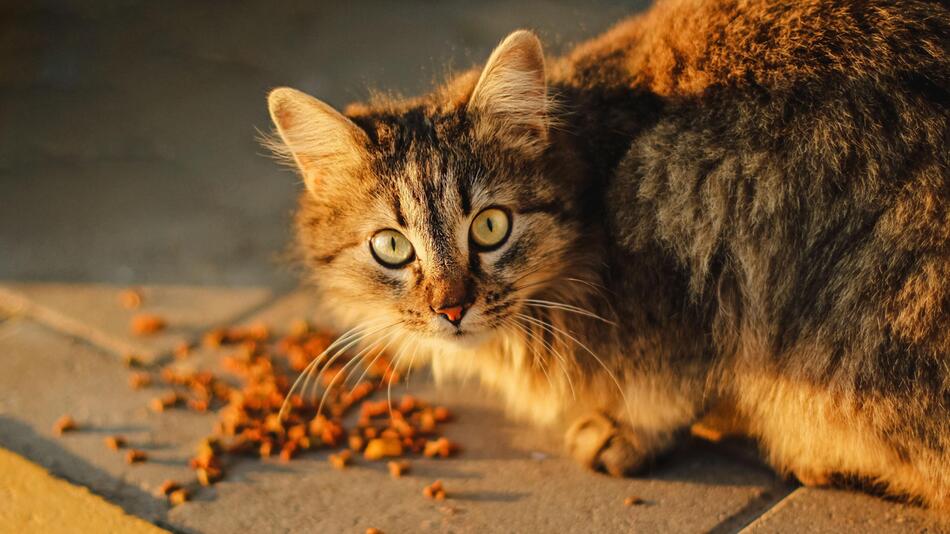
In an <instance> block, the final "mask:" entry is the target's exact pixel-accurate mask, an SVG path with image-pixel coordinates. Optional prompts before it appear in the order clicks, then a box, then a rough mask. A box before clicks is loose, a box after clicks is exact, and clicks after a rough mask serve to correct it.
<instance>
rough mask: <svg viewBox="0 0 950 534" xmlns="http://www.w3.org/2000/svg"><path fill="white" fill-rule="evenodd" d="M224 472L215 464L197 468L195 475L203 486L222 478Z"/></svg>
mask: <svg viewBox="0 0 950 534" xmlns="http://www.w3.org/2000/svg"><path fill="white" fill-rule="evenodd" d="M222 474H223V473H222V471H221V469H219V468H217V467H213V466H208V467H199V468H198V469H196V470H195V477H196V478H197V479H198V483H199V484H201V485H202V486H210V485H212V484H214V483H215V482H217V481H219V480H221V476H222Z"/></svg>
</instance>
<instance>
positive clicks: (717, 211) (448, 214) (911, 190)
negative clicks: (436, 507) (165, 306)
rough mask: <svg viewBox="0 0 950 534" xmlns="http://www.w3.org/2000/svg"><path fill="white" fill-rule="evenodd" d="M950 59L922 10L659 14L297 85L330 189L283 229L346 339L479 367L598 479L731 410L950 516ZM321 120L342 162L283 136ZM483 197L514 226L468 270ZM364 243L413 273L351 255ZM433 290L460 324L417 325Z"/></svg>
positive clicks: (930, 5)
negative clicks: (402, 91)
mask: <svg viewBox="0 0 950 534" xmlns="http://www.w3.org/2000/svg"><path fill="white" fill-rule="evenodd" d="M948 48H950V12H948V8H947V6H946V5H945V4H944V3H942V2H938V1H927V0H901V1H883V0H869V1H866V2H849V1H845V0H824V1H819V0H804V1H796V2H791V1H781V0H675V1H667V2H659V3H658V4H657V5H656V6H655V7H654V8H653V9H651V10H650V11H648V12H647V13H645V14H643V15H640V16H637V17H633V18H631V19H629V20H627V21H623V22H621V23H620V24H618V25H617V26H616V27H615V28H614V29H612V30H611V31H609V32H607V33H606V34H604V35H603V36H601V37H599V38H596V39H594V40H592V41H590V42H588V43H584V44H582V45H580V46H578V47H577V48H576V49H574V50H573V51H572V52H571V53H569V54H568V55H567V56H565V57H563V58H557V59H553V60H551V59H548V60H547V61H545V59H544V58H543V57H541V55H540V45H539V44H538V42H537V40H536V38H534V37H533V36H532V35H531V34H529V33H527V32H517V33H515V34H513V35H512V36H511V37H509V38H508V39H507V40H506V41H505V42H504V43H503V44H502V45H501V46H500V47H499V49H498V50H496V52H495V53H494V54H493V55H492V58H491V59H490V60H489V63H488V64H487V65H486V67H485V68H484V69H476V70H473V71H470V72H466V73H462V74H460V75H459V76H457V77H456V78H454V79H453V80H450V81H449V82H448V83H446V84H445V85H444V86H443V87H440V88H438V89H437V90H436V91H434V92H433V93H432V94H430V95H427V96H424V97H421V98H417V99H411V100H403V101H392V100H381V101H377V102H373V103H370V104H369V105H357V106H351V107H350V108H348V110H347V116H348V117H349V118H348V119H347V118H343V117H342V116H338V114H335V112H332V110H329V111H328V110H326V109H322V108H321V109H320V110H317V111H310V112H300V113H291V114H290V115H288V114H287V113H284V112H282V110H286V109H291V110H301V109H304V108H303V107H300V106H302V103H304V102H306V99H307V98H309V97H303V96H300V97H296V98H295V99H294V100H292V103H293V105H292V106H290V107H288V106H287V101H286V98H285V97H286V96H287V95H288V94H292V93H287V92H285V91H287V90H281V91H284V92H279V93H275V95H273V96H272V97H271V110H272V115H273V116H274V118H275V122H276V123H277V126H278V130H279V133H280V134H281V135H282V143H280V144H278V149H282V150H285V151H286V152H289V154H288V155H289V156H292V157H293V158H294V159H295V161H297V162H298V165H301V166H302V167H306V166H305V165H303V164H301V163H300V162H301V161H306V162H308V164H310V163H309V162H312V165H313V166H314V168H316V169H322V170H323V171H324V172H325V173H326V174H328V175H330V176H327V178H326V179H325V180H324V181H325V184H324V185H321V184H320V183H317V185H316V186H313V187H311V189H312V191H311V192H308V193H305V194H303V195H302V196H301V206H300V211H299V212H298V218H297V228H298V241H299V243H300V249H301V251H302V254H303V256H304V258H305V260H306V261H307V262H308V264H309V265H310V266H311V268H312V272H313V274H314V276H315V278H316V286H317V289H318V290H319V291H320V292H321V293H322V294H323V295H324V296H325V300H326V302H327V303H328V306H330V308H331V309H332V310H333V313H334V315H335V316H337V317H339V318H340V319H341V322H342V323H344V324H347V325H349V326H353V325H361V324H362V325H364V327H365V328H366V330H363V331H361V332H362V333H361V334H360V336H362V337H359V336H357V337H358V338H359V339H358V340H362V341H363V342H368V343H369V346H371V347H377V348H385V347H390V348H392V349H393V351H394V354H395V356H396V359H397V360H398V361H399V362H401V363H402V364H404V365H412V363H413V362H415V361H416V356H419V358H420V360H419V361H420V362H421V361H422V360H425V361H428V362H430V363H431V365H432V366H433V369H434V370H435V371H436V374H437V375H438V376H443V375H455V376H465V375H474V376H477V377H479V378H480V379H481V380H482V381H483V382H484V383H485V384H486V385H488V386H491V387H493V388H495V389H497V390H498V391H500V392H501V393H502V395H503V398H505V399H506V400H507V402H508V404H509V406H510V408H511V410H512V412H514V413H516V414H519V415H522V416H526V417H529V418H531V419H533V420H535V421H537V422H540V423H547V424H562V425H564V426H570V429H569V432H568V434H567V439H568V449H569V451H571V453H572V454H574V455H575V456H576V457H577V458H578V459H579V460H580V461H581V462H582V463H584V464H586V465H589V466H591V467H595V468H599V469H603V470H606V471H608V472H610V473H613V474H627V473H630V472H632V471H635V470H637V469H639V468H640V467H642V466H644V465H646V464H647V463H648V462H649V461H650V460H651V459H652V458H654V457H655V456H657V455H658V454H662V453H663V452H664V451H665V450H667V449H668V448H669V447H670V446H671V445H672V444H673V443H675V442H676V439H677V438H678V436H679V435H680V434H681V431H682V430H683V429H684V428H686V427H688V426H689V425H690V424H691V423H693V422H694V421H696V420H697V418H699V417H700V416H701V415H702V414H703V413H704V412H705V411H707V410H709V409H710V408H712V407H715V406H716V404H717V402H718V401H719V399H731V401H733V402H734V403H735V407H736V409H737V410H738V412H739V414H740V415H741V416H742V417H743V418H744V419H746V420H747V421H748V422H749V430H750V432H751V433H752V434H753V435H755V436H757V437H758V438H759V439H760V441H761V443H762V446H763V449H764V451H765V455H766V457H767V458H768V459H769V461H770V462H771V463H772V464H773V465H774V466H775V467H776V468H777V469H778V470H779V471H781V472H783V473H792V474H795V475H796V476H798V478H799V479H800V480H802V481H803V482H805V483H808V484H814V485H822V484H826V483H828V482H829V481H830V480H833V475H845V476H848V477H859V478H862V479H865V480H868V481H871V482H874V483H876V484H879V485H883V486H884V487H886V488H887V489H888V491H890V492H892V493H895V494H904V495H908V496H911V497H913V498H919V499H921V500H923V501H924V502H926V503H927V504H929V505H932V506H935V507H938V508H944V509H948V508H950V468H948V465H950V161H948V150H947V147H948V146H950V143H948V141H950V110H948V101H950V95H948V88H950V61H948V52H950V50H948ZM545 64H546V65H545ZM542 73H543V76H542V75H541V74H542ZM473 95H474V96H473ZM295 106H296V107H295ZM317 107H319V106H317ZM307 109H311V110H313V109H316V108H314V107H313V106H311V107H310V108H307ZM275 110H276V111H275ZM295 124H296V125H298V126H299V125H301V124H303V125H310V126H311V128H310V129H307V128H305V129H304V132H305V133H302V134H300V135H299V136H297V134H295V133H294V129H293V128H292V127H291V126H292V125H295ZM328 124H329V126H328ZM354 127H355V128H357V130H354ZM357 131H358V132H360V133H353V132H357ZM339 132H351V133H349V134H346V135H347V136H348V137H346V138H347V139H349V140H351V141H352V140H354V139H355V140H356V141H355V143H356V144H355V147H356V148H354V152H353V153H354V154H359V158H358V159H359V161H360V164H359V165H355V166H353V165H350V166H349V167H347V168H341V167H339V166H336V165H334V164H333V163H334V161H336V160H338V159H339V158H336V159H334V158H333V157H330V158H325V157H324V156H322V155H321V153H320V151H321V150H323V148H321V147H325V146H326V145H324V144H320V143H317V144H313V143H309V144H308V143H302V142H301V139H303V140H306V139H319V138H320V137H321V135H337V134H339ZM364 135H365V139H364V138H363V136H364ZM330 146H334V147H336V146H339V144H338V143H331V144H330ZM308 147H311V148H312V149H311V148H308ZM331 152H333V151H331ZM303 171H304V173H305V175H306V172H307V169H306V168H304V169H303ZM310 183H311V182H310V181H308V185H310ZM490 205H500V206H504V207H505V208H506V209H510V211H511V213H512V217H513V219H512V221H513V222H512V234H511V237H510V238H509V241H508V242H506V243H505V244H504V245H503V246H502V247H501V248H500V249H498V250H497V251H493V252H485V253H482V252H479V251H475V250H473V248H472V245H471V243H469V242H468V240H467V235H468V234H467V232H468V228H469V224H470V221H471V219H472V217H474V216H475V215H476V214H477V213H478V212H479V211H480V210H481V209H484V208H485V207H486V206H490ZM383 228H394V229H397V230H399V231H400V232H402V233H403V234H404V235H405V236H406V237H407V238H408V239H409V240H410V241H411V242H412V244H413V246H414V247H415V252H416V255H417V258H416V259H415V260H414V261H413V262H412V263H411V264H409V265H408V266H407V267H405V268H403V269H400V270H391V269H389V270H387V269H383V268H381V267H380V266H379V265H377V264H376V263H374V262H373V261H372V259H371V258H370V256H369V254H368V252H367V249H366V243H367V240H368V238H369V237H370V236H372V235H373V233H374V232H376V231H378V230H380V229H383ZM446 284H448V285H449V286H451V287H464V288H466V290H465V291H464V293H465V295H466V298H468V299H470V304H471V310H472V311H471V312H470V314H471V315H470V319H466V320H468V321H469V322H468V323H466V322H464V321H463V322H462V323H461V326H460V328H459V329H458V331H451V329H449V328H448V327H447V326H446V325H445V324H444V323H441V322H439V319H438V317H437V316H435V315H434V314H433V313H432V310H431V302H432V299H433V295H438V294H441V293H439V292H440V291H441V290H440V289H439V288H440V287H445V286H446ZM457 293H459V294H461V293H462V292H461V290H460V291H458V292H457ZM531 299H543V300H544V301H545V302H547V304H539V303H538V301H532V300H531ZM552 303H556V305H555V304H552ZM565 305H569V306H573V307H574V308H568V307H566V306H565ZM584 312H586V313H584ZM592 315H595V316H596V317H593V316H592ZM367 321H369V323H367ZM373 321H376V322H373ZM390 323H392V325H390V326H386V325H387V324H390ZM396 323H398V324H396ZM367 324H368V325H370V326H366V325H367ZM380 324H383V326H378V325H380ZM372 325H377V326H375V327H374V326H372ZM393 325H394V326H393ZM372 328H375V330H372ZM410 355H411V357H410ZM407 360H408V361H407Z"/></svg>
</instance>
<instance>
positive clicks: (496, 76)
mask: <svg viewBox="0 0 950 534" xmlns="http://www.w3.org/2000/svg"><path fill="white" fill-rule="evenodd" d="M466 110H467V111H469V112H470V113H471V114H472V115H473V118H474V121H475V125H476V135H479V136H484V137H486V138H490V139H500V140H502V141H503V142H504V143H505V144H507V145H508V146H511V147H513V148H517V149H521V150H522V151H524V152H526V153H527V154H528V155H531V156H537V155H540V153H541V152H543V151H544V148H545V147H546V146H547V143H548V129H549V126H550V117H549V113H550V111H551V110H550V101H549V98H548V90H547V82H546V80H545V70H544V52H543V50H542V49H541V41H539V40H538V38H537V36H535V35H534V34H533V33H531V32H530V31H527V30H518V31H516V32H514V33H512V34H511V35H509V36H508V37H506V38H505V40H504V41H502V42H501V44H500V45H498V47H497V48H495V51H494V52H492V55H491V57H489V58H488V62H487V63H486V64H485V68H484V69H483V70H482V74H481V76H480V77H479V79H478V83H477V84H476V85H475V90H474V91H473V92H472V96H471V98H470V99H469V102H468V106H467V108H466Z"/></svg>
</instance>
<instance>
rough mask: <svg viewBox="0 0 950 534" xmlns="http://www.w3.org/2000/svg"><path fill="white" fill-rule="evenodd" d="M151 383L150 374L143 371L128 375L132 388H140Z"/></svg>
mask: <svg viewBox="0 0 950 534" xmlns="http://www.w3.org/2000/svg"><path fill="white" fill-rule="evenodd" d="M151 384H152V375H150V374H148V373H145V372H138V373H132V374H130V375H129V387H131V388H132V389H142V388H145V387H148V386H150V385H151Z"/></svg>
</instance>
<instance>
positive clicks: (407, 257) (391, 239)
mask: <svg viewBox="0 0 950 534" xmlns="http://www.w3.org/2000/svg"><path fill="white" fill-rule="evenodd" d="M369 249H370V252H372V253H373V257H374V258H376V261H378V262H379V263H381V264H382V265H384V266H386V267H402V266H403V265H406V264H407V263H409V262H410V261H412V258H413V257H414V256H415V251H414V250H413V249H412V243H410V242H409V240H408V239H406V238H405V236H403V235H402V234H400V233H399V232H397V231H395V230H380V231H378V232H376V234H375V235H373V237H372V239H370V240H369Z"/></svg>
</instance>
